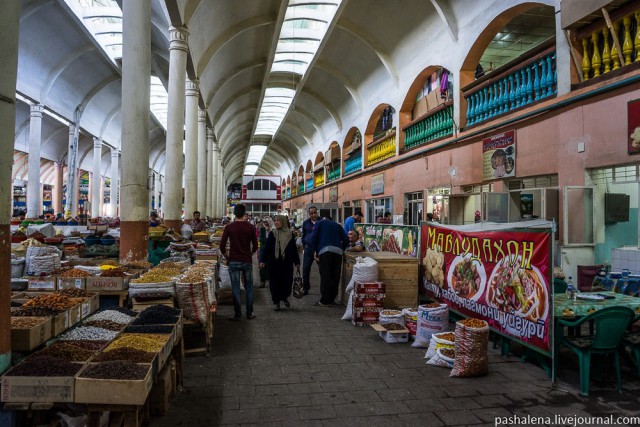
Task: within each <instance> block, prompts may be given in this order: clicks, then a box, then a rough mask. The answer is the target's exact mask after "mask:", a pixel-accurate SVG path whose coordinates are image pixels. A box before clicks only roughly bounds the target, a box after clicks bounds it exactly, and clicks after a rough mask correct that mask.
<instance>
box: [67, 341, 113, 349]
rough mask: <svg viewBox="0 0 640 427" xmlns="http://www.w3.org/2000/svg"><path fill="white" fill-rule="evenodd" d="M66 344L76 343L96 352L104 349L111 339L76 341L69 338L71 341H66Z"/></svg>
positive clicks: (77, 345)
mask: <svg viewBox="0 0 640 427" xmlns="http://www.w3.org/2000/svg"><path fill="white" fill-rule="evenodd" d="M56 342H62V341H56ZM64 343H65V344H69V345H75V346H76V347H80V348H84V349H86V350H92V351H93V352H96V351H98V350H101V349H103V348H104V347H105V346H106V345H107V344H109V341H74V340H69V341H64Z"/></svg>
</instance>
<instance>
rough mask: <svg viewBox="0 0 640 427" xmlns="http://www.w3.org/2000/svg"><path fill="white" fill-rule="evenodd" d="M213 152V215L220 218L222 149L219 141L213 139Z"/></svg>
mask: <svg viewBox="0 0 640 427" xmlns="http://www.w3.org/2000/svg"><path fill="white" fill-rule="evenodd" d="M212 151H213V152H212V153H211V163H212V165H213V170H212V177H211V188H212V192H213V199H212V201H211V202H212V204H213V206H212V211H213V216H214V217H216V218H220V217H221V215H220V177H219V175H220V167H219V166H220V164H219V157H220V150H219V149H218V143H217V142H215V141H213V148H212Z"/></svg>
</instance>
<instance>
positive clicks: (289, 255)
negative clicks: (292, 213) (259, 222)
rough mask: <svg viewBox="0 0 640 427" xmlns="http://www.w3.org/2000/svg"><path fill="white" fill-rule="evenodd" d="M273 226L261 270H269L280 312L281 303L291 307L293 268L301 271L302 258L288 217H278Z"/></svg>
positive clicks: (272, 295) (270, 283) (273, 297)
mask: <svg viewBox="0 0 640 427" xmlns="http://www.w3.org/2000/svg"><path fill="white" fill-rule="evenodd" d="M273 225H274V228H273V229H272V231H271V232H270V233H269V236H268V237H267V242H266V243H265V246H264V251H262V254H261V256H260V268H265V267H266V268H268V270H269V290H270V291H271V300H272V301H273V304H274V306H275V310H276V311H279V310H280V302H283V303H284V305H285V307H287V308H288V307H290V306H291V304H290V303H289V297H290V296H291V286H292V284H293V266H294V265H295V267H296V268H297V269H298V271H300V257H299V256H298V249H297V248H296V239H295V237H294V235H293V233H292V232H291V230H290V229H289V221H287V217H286V216H284V215H276V217H275V219H274V220H273Z"/></svg>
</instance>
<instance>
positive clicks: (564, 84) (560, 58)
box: [454, 3, 637, 96]
mask: <svg viewBox="0 0 640 427" xmlns="http://www.w3.org/2000/svg"><path fill="white" fill-rule="evenodd" d="M556 9H557V10H556V74H558V96H561V95H565V94H567V93H569V92H571V47H570V46H569V41H568V40H567V35H566V33H565V32H564V30H563V29H562V23H561V21H562V19H561V14H560V13H558V12H560V10H559V9H560V3H558V5H557V6H556ZM636 31H637V30H636ZM578 72H580V70H578ZM458 87H459V86H458ZM454 92H459V91H454Z"/></svg>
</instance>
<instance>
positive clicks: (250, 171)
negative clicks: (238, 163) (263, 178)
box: [243, 163, 260, 175]
mask: <svg viewBox="0 0 640 427" xmlns="http://www.w3.org/2000/svg"><path fill="white" fill-rule="evenodd" d="M259 167H260V165H255V164H250V163H247V164H246V165H245V167H244V174H243V175H255V174H256V172H257V171H258V168H259Z"/></svg>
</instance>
